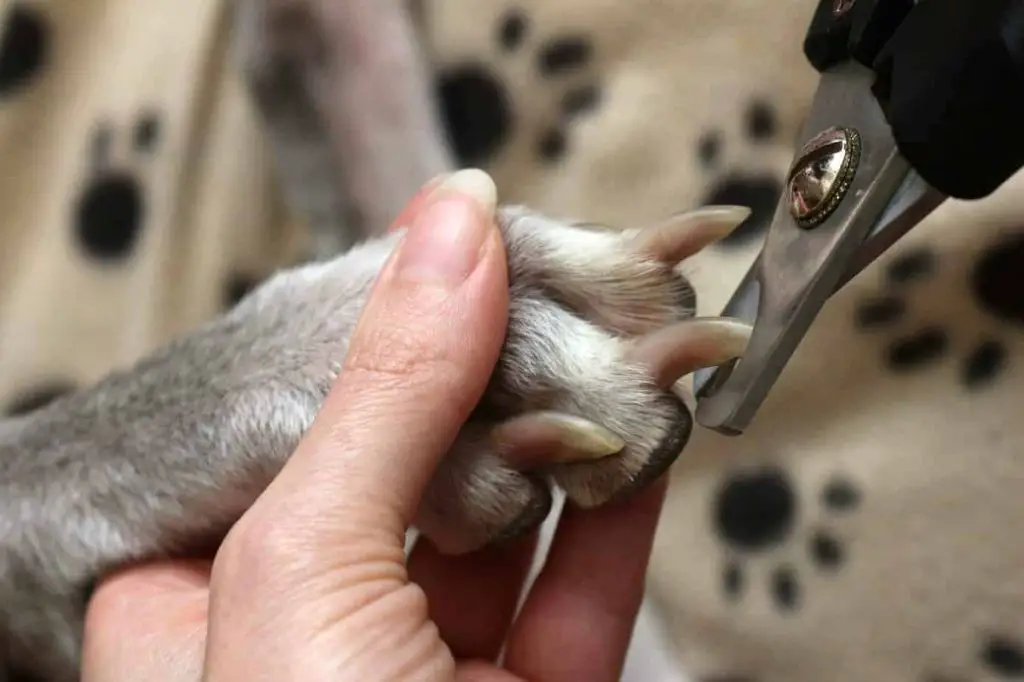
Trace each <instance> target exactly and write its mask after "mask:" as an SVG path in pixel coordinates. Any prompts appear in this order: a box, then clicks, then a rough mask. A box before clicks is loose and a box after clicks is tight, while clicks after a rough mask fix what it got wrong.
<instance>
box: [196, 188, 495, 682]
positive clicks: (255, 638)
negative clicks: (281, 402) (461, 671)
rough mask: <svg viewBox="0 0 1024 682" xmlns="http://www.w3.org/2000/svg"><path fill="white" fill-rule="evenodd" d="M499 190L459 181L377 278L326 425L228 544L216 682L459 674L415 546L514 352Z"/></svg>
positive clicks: (326, 407)
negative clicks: (413, 527)
mask: <svg viewBox="0 0 1024 682" xmlns="http://www.w3.org/2000/svg"><path fill="white" fill-rule="evenodd" d="M495 193H496V192H495V188H494V184H493V181H492V180H491V179H490V178H489V177H488V176H487V175H486V174H484V173H483V172H481V171H468V172H462V173H457V174H455V175H453V176H451V177H450V178H448V180H447V181H446V182H445V183H444V184H443V185H442V186H441V187H438V188H437V190H436V192H435V194H433V195H432V196H431V197H430V199H429V201H428V202H427V203H426V205H425V206H424V208H423V210H422V211H421V212H420V213H419V214H418V215H417V216H416V218H415V220H414V222H413V225H412V226H411V227H410V229H409V231H408V232H407V234H406V235H404V237H403V240H402V242H401V243H400V244H399V246H398V248H397V250H396V252H395V254H393V255H392V257H391V258H390V260H389V261H388V263H387V264H386V265H385V267H384V269H383V271H382V272H381V274H380V275H379V276H378V278H377V281H376V282H375V284H374V287H373V290H372V292H371V294H370V297H369V300H368V301H367V303H366V304H365V306H364V310H363V313H362V315H361V317H360V320H359V322H358V324H357V325H356V329H355V330H354V331H353V333H352V334H351V336H350V338H349V347H348V353H347V356H346V357H345V358H344V361H343V363H342V369H341V373H340V375H339V377H338V379H337V381H335V384H334V386H333V387H332V389H331V391H330V393H329V395H328V396H327V398H326V399H325V401H324V403H323V406H322V408H321V410H320V413H319V415H318V416H317V418H316V420H315V421H314V423H313V425H312V427H311V428H310V429H309V431H308V432H307V434H306V436H305V437H304V438H303V440H302V442H301V443H300V444H299V446H298V447H297V448H296V450H295V452H294V454H293V455H292V457H291V458H290V459H289V460H288V462H287V463H286V464H285V466H284V467H283V469H282V471H281V472H280V474H279V475H278V476H277V477H276V478H275V479H274V480H273V482H272V483H271V484H270V485H269V486H268V488H267V489H266V490H265V491H264V494H263V495H261V496H260V498H259V499H258V500H257V501H256V503H255V504H254V505H253V506H252V507H251V508H250V510H249V511H248V512H246V514H245V515H244V516H243V517H242V519H241V520H240V521H239V522H238V523H237V524H235V526H234V528H232V530H231V532H230V533H229V534H228V537H227V539H226V540H225V542H224V543H223V545H222V546H221V548H220V552H219V553H218V556H217V560H216V562H215V565H214V573H213V577H212V584H211V609H210V627H209V636H208V641H207V649H206V654H207V655H206V660H205V669H204V674H205V675H206V678H205V679H208V680H233V679H254V676H255V677H261V678H266V679H270V678H271V677H276V678H279V679H284V678H288V679H293V678H294V679H298V678H300V677H301V678H302V679H310V680H313V679H397V678H399V677H401V676H402V675H403V674H404V673H403V672H402V671H405V670H411V669H423V670H430V671H431V674H429V675H424V676H423V677H422V679H425V680H426V679H430V680H442V679H450V678H451V675H452V670H453V669H454V661H453V659H452V657H451V653H450V652H449V651H448V649H447V648H446V647H445V645H444V643H443V641H442V640H441V639H440V637H438V635H437V629H436V627H435V626H434V625H433V624H432V623H431V622H430V621H429V619H428V618H427V616H426V600H425V598H424V595H423V592H422V590H421V589H420V588H419V587H418V586H416V585H414V584H410V583H409V582H408V574H407V570H406V565H405V553H404V540H405V530H406V528H407V527H408V526H409V525H410V524H411V521H412V519H413V517H414V515H415V511H416V509H417V507H418V506H419V501H420V498H421V496H422V493H423V489H424V488H425V487H426V484H427V482H428V481H429V479H430V478H431V476H432V475H433V472H434V469H435V468H436V466H437V464H438V462H439V461H440V459H441V457H442V456H443V455H444V453H445V452H446V451H447V450H448V449H449V448H450V446H451V444H452V442H453V441H454V439H455V436H456V434H457V433H458V432H459V430H460V428H461V426H462V424H463V422H465V420H466V419H467V418H468V416H469V414H470V411H471V410H472V409H473V408H474V407H475V405H476V403H477V402H478V400H479V398H480V396H481V395H482V393H483V391H484V388H485V387H486V385H487V383H488V380H489V379H490V376H491V373H492V372H493V369H494V365H495V363H496V362H497V359H498V354H499V352H500V349H501V345H502V342H503V340H504V335H505V324H506V319H507V304H508V279H507V266H506V263H505V258H504V250H503V248H502V244H501V240H500V236H499V234H498V230H497V228H496V226H495V224H494V210H495V204H496V197H495ZM254 647H255V648H259V649H260V650H264V651H267V652H268V653H267V655H266V656H264V657H261V658H259V659H253V658H252V656H251V654H250V653H249V652H250V651H251V650H252V649H253V648H254ZM342 670H344V671H346V676H344V677H343V678H339V677H338V674H340V671H342ZM446 676H447V677H446Z"/></svg>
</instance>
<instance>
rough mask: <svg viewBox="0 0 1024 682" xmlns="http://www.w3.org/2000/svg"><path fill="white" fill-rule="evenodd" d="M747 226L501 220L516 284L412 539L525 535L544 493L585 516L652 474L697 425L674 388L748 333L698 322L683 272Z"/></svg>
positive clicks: (699, 216) (729, 353)
mask: <svg viewBox="0 0 1024 682" xmlns="http://www.w3.org/2000/svg"><path fill="white" fill-rule="evenodd" d="M748 216H749V211H748V210H746V209H743V208H736V207H707V208H703V209H700V210H697V211H693V212H689V213H684V214H681V215H678V216H675V217H673V218H671V219H668V220H666V221H664V222H662V223H660V224H656V225H652V226H649V227H646V228H642V229H633V230H626V231H612V230H609V229H605V228H600V227H596V226H589V225H579V224H576V225H574V224H567V223H564V222H559V221H555V220H551V219H549V218H546V217H543V216H540V215H537V214H535V213H533V212H531V211H528V210H526V209H522V208H517V207H511V208H509V207H507V208H503V209H501V210H500V211H499V226H500V229H501V230H502V233H503V236H504V242H505V247H506V253H507V257H508V262H509V275H510V277H509V282H510V287H511V292H510V293H511V297H510V310H509V326H508V332H507V337H506V341H505V346H504V349H503V352H502V355H501V358H500V360H499V364H498V367H497V369H496V372H495V375H494V377H493V378H492V383H491V385H490V387H489V389H488V391H487V392H486V393H485V395H484V398H483V399H482V401H481V403H480V405H479V406H478V408H477V409H476V411H475V413H474V414H473V416H472V417H471V419H470V420H469V421H468V423H467V424H466V425H465V427H464V428H463V430H462V432H461V434H460V437H459V438H458V439H457V441H456V443H455V445H454V446H453V448H452V450H451V452H450V453H449V454H448V456H447V457H446V458H445V460H444V461H443V463H442V465H441V467H440V469H439V470H438V472H437V474H436V475H435V477H434V479H433V481H432V482H431V485H430V486H429V488H428V490H427V492H426V495H425V497H424V500H423V503H422V505H421V509H420V513H419V517H418V518H417V520H416V525H417V528H418V529H419V530H420V532H421V533H422V534H423V535H424V536H425V537H426V538H427V539H429V540H430V541H431V542H432V543H433V544H434V545H435V546H437V548H438V549H439V550H440V551H442V552H445V553H462V552H466V551H471V550H474V549H477V548H479V547H480V546H482V545H486V544H489V543H492V542H496V541H501V540H507V539H511V538H513V537H517V536H520V535H522V534H524V533H526V532H528V531H530V530H532V529H534V528H536V527H537V526H539V525H540V524H541V523H542V522H543V520H544V519H545V518H546V516H547V514H548V512H549V510H550V506H551V499H552V498H551V492H550V486H551V484H554V485H557V486H559V487H560V488H562V489H563V490H564V491H565V493H566V496H567V498H568V500H569V501H570V502H571V503H573V504H575V505H577V506H579V507H583V508H593V507H597V506H600V505H603V504H606V503H608V502H611V501H614V500H618V499H621V498H623V497H626V496H628V495H630V494H631V493H633V492H635V491H637V490H639V489H641V488H643V487H644V486H645V485H647V484H649V483H651V482H652V481H654V480H655V479H657V478H659V477H660V476H661V474H663V473H664V472H665V470H666V469H667V468H668V467H669V466H670V465H671V464H672V462H673V461H674V460H675V459H676V457H677V456H678V455H679V453H680V451H681V450H682V449H683V447H684V446H685V444H686V442H687V440H688V438H689V435H690V430H691V427H692V418H691V416H690V414H689V412H688V410H687V408H686V406H685V405H684V403H683V402H682V401H681V400H680V398H679V397H678V396H677V395H676V393H675V392H674V391H673V390H672V389H673V387H674V385H675V384H676V382H677V381H678V380H679V379H680V378H681V377H683V376H684V375H686V374H688V373H690V372H692V371H694V370H695V369H698V368H701V367H708V366H715V365H719V364H722V363H724V362H726V361H728V360H730V359H733V358H735V357H737V356H739V355H741V354H742V352H743V349H744V347H745V345H746V342H747V340H748V338H749V333H750V328H749V326H748V325H746V324H744V323H741V322H738V321H735V320H730V319H725V318H705V319H701V318H695V317H694V314H695V307H696V296H695V294H694V291H693V289H692V287H691V286H690V284H689V282H688V281H687V280H686V278H685V277H684V276H683V275H682V274H681V273H680V272H679V271H678V267H677V266H678V264H679V263H680V262H681V261H683V260H684V259H686V258H687V257H689V256H691V255H693V254H695V253H697V252H698V251H699V250H701V249H702V248H703V247H704V246H706V245H707V244H709V243H711V242H714V241H717V240H719V239H721V238H722V237H723V236H725V235H727V234H728V233H729V232H730V231H731V230H732V229H734V228H735V227H736V226H737V225H739V224H740V223H742V222H743V221H744V220H745V219H746V218H747V217H748Z"/></svg>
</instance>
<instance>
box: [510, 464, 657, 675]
mask: <svg viewBox="0 0 1024 682" xmlns="http://www.w3.org/2000/svg"><path fill="white" fill-rule="evenodd" d="M664 494H665V481H664V480H661V481H659V482H658V483H656V484H654V485H652V486H651V487H649V488H647V489H645V490H644V491H643V492H641V493H639V494H638V495H636V496H635V497H632V498H630V499H628V500H625V501H623V502H620V503H617V504H611V505H608V506H606V507H601V508H598V509H592V510H587V511H581V510H578V509H574V508H571V507H566V509H565V511H564V512H563V514H562V518H561V521H560V523H559V526H558V529H557V530H556V532H555V537H554V540H553V541H552V545H551V550H550V553H549V554H548V559H547V562H546V564H545V565H544V568H543V569H542V571H541V573H540V575H539V576H538V577H537V580H536V582H535V583H534V585H533V588H532V590H531V591H530V596H529V597H527V599H526V602H525V603H524V604H523V609H522V611H521V612H520V614H519V617H518V618H517V619H516V622H515V623H514V625H513V626H512V631H511V633H510V634H509V641H508V648H507V649H506V653H505V667H506V668H507V669H508V670H509V671H510V672H512V673H515V674H516V675H519V676H520V677H523V678H525V679H527V680H531V682H570V681H571V682H576V681H577V680H587V681H588V682H617V681H618V680H619V677H620V676H621V674H622V666H623V664H624V662H625V657H626V649H627V647H628V646H629V640H630V637H631V635H632V633H633V626H634V623H635V621H636V615H637V612H638V611H639V608H640V603H641V601H642V599H643V591H644V578H645V575H646V571H647V563H648V560H649V557H650V553H651V547H652V543H653V541H654V531H655V528H656V526H657V520H658V514H659V513H660V511H661V505H662V502H663V499H664Z"/></svg>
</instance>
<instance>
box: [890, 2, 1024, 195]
mask: <svg viewBox="0 0 1024 682" xmlns="http://www.w3.org/2000/svg"><path fill="white" fill-rule="evenodd" d="M882 1H884V0H882ZM873 68H874V69H875V72H876V74H877V80H876V82H875V86H874V88H873V90H874V94H875V97H876V98H877V99H878V102H879V104H880V105H881V107H882V110H883V111H884V112H885V116H886V119H887V120H888V122H889V125H890V126H891V127H892V132H893V136H894V138H895V140H896V144H897V146H898V148H899V150H900V152H901V153H902V154H903V156H904V157H905V158H906V159H907V161H909V162H910V164H911V166H913V168H914V169H915V170H916V171H917V172H918V173H919V174H920V175H921V177H922V178H924V179H925V181H927V182H928V183H929V184H930V185H932V186H933V187H935V188H936V189H937V190H939V191H940V192H942V193H944V194H946V195H948V196H951V197H956V198H959V199H979V198H981V197H984V196H987V195H988V194H991V193H992V192H993V191H995V190H996V189H998V187H999V186H1000V185H1002V184H1003V183H1004V182H1005V181H1006V180H1008V179H1009V178H1010V176H1012V175H1013V174H1014V173H1015V172H1016V171H1017V170H1018V169H1020V168H1021V167H1022V166H1024V0H921V2H919V3H918V4H917V5H916V6H915V7H914V8H913V9H912V10H911V11H910V12H909V13H908V14H907V16H906V18H905V19H904V20H903V21H902V23H900V25H899V27H898V28H897V29H896V31H895V33H893V35H892V38H891V39H890V40H889V41H888V42H887V43H886V44H885V46H884V47H883V48H882V49H881V50H880V51H879V52H878V55H877V58H876V59H875V60H874V62H873Z"/></svg>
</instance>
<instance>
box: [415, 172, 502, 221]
mask: <svg viewBox="0 0 1024 682" xmlns="http://www.w3.org/2000/svg"><path fill="white" fill-rule="evenodd" d="M439 179H441V180H442V182H441V184H439V185H438V186H437V187H436V188H434V191H433V192H431V193H430V197H431V198H435V197H437V198H439V197H442V196H445V195H447V194H453V193H454V194H463V195H465V196H467V197H470V198H471V199H473V201H475V202H476V203H477V204H478V205H479V206H480V210H482V211H483V212H484V213H485V214H486V215H491V214H492V213H494V209H495V207H496V206H497V204H498V188H497V187H495V185H494V180H492V179H491V176H490V175H488V174H487V173H486V172H485V171H482V170H480V169H479V168H466V169H464V170H460V171H457V172H455V173H452V174H450V175H448V176H444V177H442V178H439Z"/></svg>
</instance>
